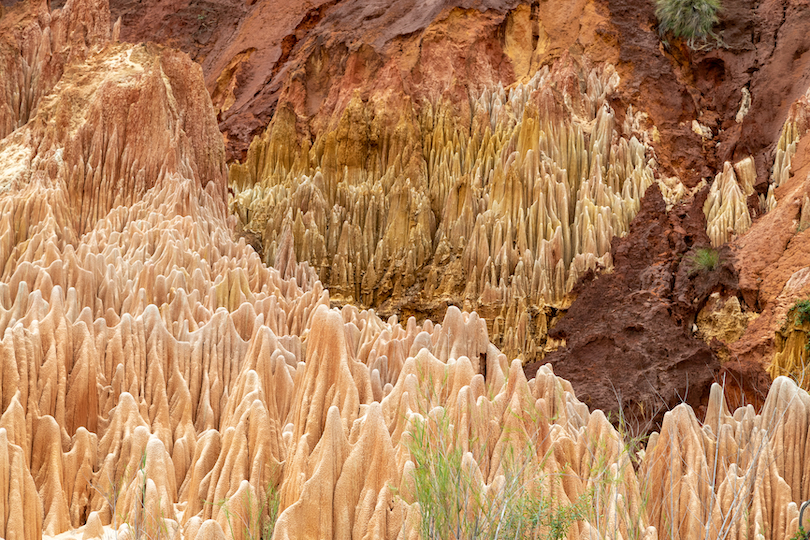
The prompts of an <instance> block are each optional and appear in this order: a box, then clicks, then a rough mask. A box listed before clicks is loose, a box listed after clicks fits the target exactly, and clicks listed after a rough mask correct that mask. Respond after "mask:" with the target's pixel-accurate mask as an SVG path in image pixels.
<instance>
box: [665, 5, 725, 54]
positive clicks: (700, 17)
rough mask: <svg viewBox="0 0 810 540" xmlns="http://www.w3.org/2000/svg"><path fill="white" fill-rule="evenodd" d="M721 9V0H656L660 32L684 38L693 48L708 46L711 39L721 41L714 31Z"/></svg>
mask: <svg viewBox="0 0 810 540" xmlns="http://www.w3.org/2000/svg"><path fill="white" fill-rule="evenodd" d="M719 10H720V0H655V16H656V17H658V30H659V33H660V34H661V35H662V36H663V35H665V34H668V33H672V35H674V36H675V37H676V38H683V39H685V40H686V43H687V45H688V46H689V47H690V48H691V49H698V48H703V47H706V46H707V45H708V43H709V41H710V39H713V40H714V41H719V39H718V37H717V36H716V35H715V33H714V32H713V31H712V28H714V25H715V24H717V12H718V11H719Z"/></svg>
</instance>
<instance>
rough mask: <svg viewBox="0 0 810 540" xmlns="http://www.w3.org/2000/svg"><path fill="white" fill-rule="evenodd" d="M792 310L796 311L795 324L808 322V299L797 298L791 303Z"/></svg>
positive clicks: (809, 305) (809, 309)
mask: <svg viewBox="0 0 810 540" xmlns="http://www.w3.org/2000/svg"><path fill="white" fill-rule="evenodd" d="M792 311H795V312H796V324H797V325H802V324H804V323H807V322H810V300H808V299H806V298H805V299H804V300H799V301H797V302H796V303H795V304H794V305H793V309H792Z"/></svg>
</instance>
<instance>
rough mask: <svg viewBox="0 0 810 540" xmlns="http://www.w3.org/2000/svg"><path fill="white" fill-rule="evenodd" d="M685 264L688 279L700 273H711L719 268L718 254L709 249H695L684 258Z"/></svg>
mask: <svg viewBox="0 0 810 540" xmlns="http://www.w3.org/2000/svg"><path fill="white" fill-rule="evenodd" d="M685 262H686V264H687V268H688V269H689V276H690V277H691V276H693V275H695V274H699V273H701V272H711V271H712V270H714V269H715V268H717V267H718V266H720V253H719V252H718V251H717V250H716V249H714V248H710V247H702V248H697V249H696V250H695V251H694V252H692V253H691V254H690V255H688V256H687V257H686V260H685Z"/></svg>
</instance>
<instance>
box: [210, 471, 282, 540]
mask: <svg viewBox="0 0 810 540" xmlns="http://www.w3.org/2000/svg"><path fill="white" fill-rule="evenodd" d="M239 502H240V503H242V504H241V508H240V509H239V511H234V510H232V509H231V508H230V505H229V504H228V503H229V500H228V499H226V500H223V501H220V502H219V503H218V506H219V507H220V508H221V509H222V511H223V512H225V519H226V521H227V522H228V529H229V532H230V534H231V538H236V532H237V531H240V532H241V537H242V538H245V539H247V540H270V538H272V537H273V531H274V530H275V527H276V520H277V519H278V515H279V504H280V502H281V497H280V494H279V492H278V488H277V487H276V485H275V484H274V483H272V482H270V483H268V485H267V487H266V488H265V492H264V496H263V497H262V496H261V495H259V496H258V497H257V500H254V495H253V494H252V491H251V490H247V491H245V492H243V493H242V500H241V501H239Z"/></svg>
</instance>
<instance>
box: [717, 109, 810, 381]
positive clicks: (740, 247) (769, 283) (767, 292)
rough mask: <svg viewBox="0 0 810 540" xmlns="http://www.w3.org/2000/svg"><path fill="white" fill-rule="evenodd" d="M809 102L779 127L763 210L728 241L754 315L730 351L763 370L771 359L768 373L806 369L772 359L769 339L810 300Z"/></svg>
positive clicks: (794, 111)
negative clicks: (791, 313) (748, 227)
mask: <svg viewBox="0 0 810 540" xmlns="http://www.w3.org/2000/svg"><path fill="white" fill-rule="evenodd" d="M809 102H810V98H808V96H806V95H805V96H803V97H802V98H801V99H799V100H797V101H796V103H794V104H793V106H792V108H791V114H790V116H789V118H788V120H787V121H786V122H785V125H784V127H783V130H782V135H781V137H780V139H779V145H778V147H777V156H776V158H775V162H774V166H773V173H772V178H771V184H770V187H769V194H768V198H767V200H766V201H763V202H764V205H765V207H766V209H768V210H769V211H768V212H767V213H765V214H764V215H762V216H761V217H760V218H759V219H758V220H757V221H755V222H754V224H753V226H752V227H751V230H750V231H749V232H748V234H746V235H745V236H742V237H741V238H739V239H738V240H736V241H735V242H734V248H735V250H736V254H737V259H738V260H741V261H745V264H742V265H740V288H741V290H742V295H743V298H744V299H745V302H746V304H747V305H748V306H750V308H751V309H753V310H756V311H758V312H760V315H759V317H758V318H757V319H756V320H754V321H753V322H752V323H751V324H750V325H749V326H748V328H747V330H746V332H745V334H744V335H743V336H742V337H741V339H740V340H739V341H737V342H736V343H734V344H733V345H731V346H730V348H731V351H732V353H733V354H734V355H735V356H737V357H738V358H740V359H746V360H748V361H753V362H761V363H764V364H766V365H767V364H771V360H772V359H773V360H774V361H775V362H776V364H774V365H772V366H771V371H772V372H773V373H777V372H781V368H780V367H779V362H785V365H784V367H785V368H787V367H788V365H793V364H795V363H796V362H800V363H804V364H806V360H801V359H800V358H793V359H788V358H786V357H785V356H784V355H782V356H780V359H775V357H774V354H775V352H776V348H775V343H774V338H775V336H776V334H777V332H779V331H781V329H782V327H783V326H784V321H786V319H787V315H788V312H789V310H790V309H791V307H793V305H794V304H795V303H796V301H797V300H800V299H802V298H806V297H807V296H808V295H810V281H808V278H809V276H810V275H809V274H808V270H807V262H806V253H807V252H808V249H810V246H809V245H808V242H809V241H810V236H808V231H807V228H808V226H810V198H808V194H809V193H810V177H808V173H810V163H809V162H808V158H810V137H807V136H806V134H807V132H808V127H810V125H809V124H808V120H807V118H808V114H810V105H808V103H809ZM788 371H789V372H795V370H794V369H788ZM803 384H805V385H806V384H807V383H806V382H805V383H803Z"/></svg>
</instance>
